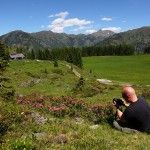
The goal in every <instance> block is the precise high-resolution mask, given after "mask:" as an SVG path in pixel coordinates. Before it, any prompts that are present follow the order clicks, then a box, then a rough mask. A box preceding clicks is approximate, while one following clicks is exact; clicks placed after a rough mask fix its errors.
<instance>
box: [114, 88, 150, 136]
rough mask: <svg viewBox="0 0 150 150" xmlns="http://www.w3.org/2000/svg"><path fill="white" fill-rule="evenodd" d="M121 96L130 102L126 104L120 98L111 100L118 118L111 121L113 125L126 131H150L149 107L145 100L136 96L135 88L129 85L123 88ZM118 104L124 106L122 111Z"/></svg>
mask: <svg viewBox="0 0 150 150" xmlns="http://www.w3.org/2000/svg"><path fill="white" fill-rule="evenodd" d="M122 97H123V98H124V99H125V100H126V102H128V103H130V104H129V105H127V104H126V103H125V102H124V101H123V100H121V99H114V100H113V103H114V106H115V107H116V116H117V117H118V119H119V120H118V121H114V122H113V126H114V127H115V128H116V129H118V130H120V131H122V132H127V133H131V132H138V131H142V132H147V133H150V107H149V106H148V103H147V102H146V100H145V99H143V98H142V97H137V95H136V93H135V90H134V89H133V88H132V87H129V86H127V87H125V88H123V90H122ZM121 101H122V102H121ZM120 105H121V106H125V110H124V112H122V111H121V110H120Z"/></svg>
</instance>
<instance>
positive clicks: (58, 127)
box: [0, 55, 150, 150]
mask: <svg viewBox="0 0 150 150" xmlns="http://www.w3.org/2000/svg"><path fill="white" fill-rule="evenodd" d="M149 57H150V55H142V56H126V57H117V56H116V57H110V56H107V57H104V56H103V57H91V58H83V60H84V69H85V70H80V69H79V68H77V69H78V71H79V72H80V73H82V75H83V77H84V79H85V82H86V86H87V85H88V84H90V83H91V81H93V82H94V80H96V78H94V77H93V76H92V77H91V74H89V73H87V71H89V70H90V69H91V70H92V72H93V74H98V77H99V78H107V79H111V80H114V81H120V82H131V81H132V83H134V84H140V83H141V81H142V83H143V84H149V75H150V58H149ZM133 66H134V67H133ZM125 67H126V69H125ZM133 68H134V69H133ZM130 69H131V70H130ZM117 72H119V73H117ZM121 72H125V73H121ZM141 72H142V73H141ZM128 73H131V74H132V76H131V77H129V76H128ZM5 76H6V77H9V78H10V80H11V82H12V85H13V86H14V88H15V90H16V95H26V94H31V93H34V92H38V93H40V94H41V95H43V96H44V95H50V96H54V97H60V96H62V95H65V96H66V95H71V94H72V88H73V87H74V86H75V84H76V83H77V82H78V78H77V77H76V76H75V75H74V74H73V73H71V71H69V70H68V69H67V68H66V67H65V66H64V65H61V62H59V67H58V68H57V69H56V68H54V66H53V63H52V62H50V61H40V62H38V61H36V60H29V61H27V60H19V61H11V62H10V63H9V67H8V68H7V70H6V72H5ZM142 78H144V79H143V80H142ZM39 79H40V80H41V82H39V83H36V82H37V80H39ZM31 80H33V81H34V85H33V86H31V87H24V86H21V85H22V84H27V83H28V82H29V81H31ZM93 85H95V86H97V83H94V84H93ZM99 86H102V85H99ZM102 87H103V90H102V92H100V93H98V94H97V95H94V96H92V97H86V98H84V99H85V100H86V101H91V102H92V103H95V102H96V103H101V104H106V103H107V102H110V101H112V98H114V97H120V96H121V93H120V92H121V89H122V86H119V85H115V86H109V85H106V86H102ZM135 88H136V90H137V93H138V94H141V93H142V91H144V90H145V89H146V90H149V87H146V86H144V85H143V86H136V85H135ZM87 90H88V88H87ZM88 92H89V91H87V93H88ZM74 98H80V95H79V94H77V95H74ZM22 111H23V107H22V106H21V105H18V104H17V103H16V102H14V101H7V102H5V101H1V100H0V121H2V120H4V123H7V124H8V125H9V128H8V131H7V133H6V134H5V135H3V136H2V138H1V137H0V138H1V139H0V143H1V149H2V150H4V149H5V150H7V149H10V147H15V146H18V147H23V146H26V147H27V146H31V147H32V146H33V147H34V145H35V146H36V150H55V149H57V150H83V149H86V150H98V149H103V150H108V149H111V150H120V149H123V150H129V149H132V150H141V149H143V150H148V149H150V140H149V135H147V134H146V133H136V134H126V133H122V132H119V131H116V130H115V129H113V127H112V125H111V124H109V123H102V124H99V127H98V128H97V129H90V126H91V125H93V123H92V122H89V121H87V120H84V123H82V124H76V123H75V118H70V117H67V116H66V117H64V118H55V117H54V116H51V115H50V114H49V113H46V112H45V111H42V110H41V111H39V110H38V109H33V110H32V109H29V110H28V111H34V112H37V113H39V114H40V115H41V116H43V117H44V118H47V119H48V121H47V122H46V123H45V124H44V125H40V124H38V123H36V122H35V121H34V120H33V118H32V117H31V115H30V114H26V115H24V114H22ZM4 118H5V119H4ZM41 132H42V133H43V132H44V133H46V136H45V137H42V138H39V139H35V138H34V136H32V135H34V134H35V133H41ZM58 137H63V138H65V139H66V141H67V142H66V143H59V142H58V140H57V139H58ZM18 141H20V142H18ZM15 144H16V145H15ZM10 150H12V149H10ZM19 150H21V149H19Z"/></svg>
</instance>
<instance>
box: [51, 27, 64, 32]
mask: <svg viewBox="0 0 150 150" xmlns="http://www.w3.org/2000/svg"><path fill="white" fill-rule="evenodd" d="M51 31H53V32H56V33H63V32H64V27H54V28H53V29H52V30H51Z"/></svg>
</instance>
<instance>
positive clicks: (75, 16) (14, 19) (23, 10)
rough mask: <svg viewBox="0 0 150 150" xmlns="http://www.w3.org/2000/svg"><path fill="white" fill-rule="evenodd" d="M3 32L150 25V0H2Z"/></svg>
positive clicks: (118, 29) (116, 29)
mask: <svg viewBox="0 0 150 150" xmlns="http://www.w3.org/2000/svg"><path fill="white" fill-rule="evenodd" d="M0 4H1V8H0V20H1V21H0V35H3V34H6V33H8V32H11V31H14V30H22V31H24V32H29V33H31V32H39V31H44V30H51V31H53V32H57V33H67V34H79V33H83V34H89V33H93V32H96V31H98V30H100V29H101V30H107V29H108V30H112V31H114V32H116V33H119V32H124V31H127V30H131V29H135V28H140V27H143V26H150V8H149V7H150V0H0Z"/></svg>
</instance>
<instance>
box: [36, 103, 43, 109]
mask: <svg viewBox="0 0 150 150" xmlns="http://www.w3.org/2000/svg"><path fill="white" fill-rule="evenodd" d="M35 106H36V107H38V108H40V107H44V106H43V104H40V103H37V104H36V105H35Z"/></svg>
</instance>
